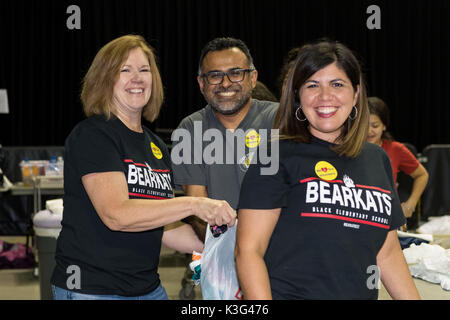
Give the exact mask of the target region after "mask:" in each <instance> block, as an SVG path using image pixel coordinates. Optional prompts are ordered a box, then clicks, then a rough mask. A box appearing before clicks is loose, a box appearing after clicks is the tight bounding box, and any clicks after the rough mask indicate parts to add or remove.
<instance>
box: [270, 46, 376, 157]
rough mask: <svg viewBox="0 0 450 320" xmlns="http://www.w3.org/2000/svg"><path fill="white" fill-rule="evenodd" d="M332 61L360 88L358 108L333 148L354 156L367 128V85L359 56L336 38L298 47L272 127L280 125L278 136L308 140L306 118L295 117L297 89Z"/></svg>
mask: <svg viewBox="0 0 450 320" xmlns="http://www.w3.org/2000/svg"><path fill="white" fill-rule="evenodd" d="M333 63H336V64H337V66H338V67H339V68H340V69H341V70H343V71H344V72H345V74H346V75H347V77H348V78H349V79H350V81H351V84H352V87H353V89H354V90H355V92H356V91H357V90H358V88H359V97H358V100H357V103H356V105H355V107H356V109H357V111H358V112H357V115H356V117H355V118H354V119H347V121H346V122H345V123H344V128H343V130H342V133H341V135H340V136H339V137H338V139H337V140H336V141H335V143H336V145H334V146H333V147H332V149H333V150H334V151H335V152H337V153H338V154H339V155H345V156H348V157H356V156H357V155H358V154H359V153H360V152H361V149H362V147H363V145H364V143H365V141H366V137H367V131H368V128H369V109H368V106H367V96H366V87H365V83H364V78H363V74H362V71H361V67H360V64H359V61H358V59H357V58H356V57H355V55H354V54H353V53H352V51H351V50H350V49H348V48H347V47H346V46H345V45H343V44H341V43H339V42H337V41H330V40H328V39H321V40H319V41H318V42H315V43H311V44H306V45H304V46H302V47H301V49H300V50H299V52H298V56H297V59H296V62H295V64H294V66H293V67H292V71H291V72H289V76H288V78H287V81H286V87H285V89H284V90H283V93H282V95H281V100H280V107H279V109H278V113H277V115H276V117H275V128H277V129H280V139H292V140H294V141H296V142H304V143H310V142H311V138H312V135H311V133H310V132H309V129H308V126H309V123H308V121H298V120H297V119H296V117H295V111H296V109H297V108H296V106H297V105H298V104H299V102H300V101H298V100H299V96H298V90H300V88H301V87H302V86H303V84H304V83H305V82H306V81H307V80H308V79H309V78H310V77H311V76H312V75H314V74H315V73H316V72H317V71H319V70H321V69H323V68H325V67H327V66H328V65H330V64H333Z"/></svg>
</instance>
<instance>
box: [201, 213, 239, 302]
mask: <svg viewBox="0 0 450 320" xmlns="http://www.w3.org/2000/svg"><path fill="white" fill-rule="evenodd" d="M236 226H237V221H236V224H235V225H234V226H233V227H231V228H228V230H227V231H226V232H225V233H223V234H221V235H220V236H219V237H217V238H214V237H213V235H212V233H211V230H210V228H209V225H208V227H207V228H206V237H205V248H204V250H203V253H202V272H201V276H200V283H201V289H202V297H203V299H204V300H242V294H241V291H240V288H239V282H238V279H237V274H236V265H235V262H234V245H235V242H236Z"/></svg>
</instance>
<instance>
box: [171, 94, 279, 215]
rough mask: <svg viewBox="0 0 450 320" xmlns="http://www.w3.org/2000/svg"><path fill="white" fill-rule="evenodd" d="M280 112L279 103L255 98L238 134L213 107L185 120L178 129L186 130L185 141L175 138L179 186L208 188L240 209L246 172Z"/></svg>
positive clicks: (176, 183)
mask: <svg viewBox="0 0 450 320" xmlns="http://www.w3.org/2000/svg"><path fill="white" fill-rule="evenodd" d="M277 110H278V103H275V102H270V101H259V100H256V99H252V104H251V106H250V108H249V111H248V113H247V115H246V116H245V118H244V119H243V120H242V122H241V123H240V124H239V126H238V128H237V129H236V130H234V131H231V130H226V128H225V127H224V126H223V124H222V123H221V122H220V121H219V120H218V119H217V118H216V116H215V115H214V113H213V111H212V109H211V107H210V106H209V105H207V106H206V107H205V108H203V109H201V110H199V111H197V112H195V113H193V114H191V115H189V116H188V117H186V118H184V119H183V120H182V121H181V123H180V125H179V126H178V129H185V130H181V131H178V134H183V138H179V137H178V138H177V139H174V137H176V136H177V135H172V140H173V142H174V144H173V148H172V161H173V174H174V181H175V185H176V187H177V188H180V187H181V186H182V185H203V186H206V189H207V192H208V196H209V197H210V198H212V199H218V200H226V201H227V202H228V203H229V204H230V206H231V207H233V208H234V209H236V208H237V205H238V201H239V192H240V186H241V182H242V180H243V178H244V175H245V172H246V171H247V169H248V165H249V164H250V161H251V159H252V157H254V156H255V155H256V156H257V152H256V150H257V147H258V146H260V145H262V144H264V143H266V142H267V138H268V137H270V129H272V127H273V122H274V118H275V115H276V112H277ZM178 129H177V130H178ZM211 129H212V130H211ZM177 130H176V131H175V132H177ZM187 134H188V135H187ZM186 137H187V139H186ZM185 139H186V140H187V141H186V140H185ZM183 146H184V147H185V148H183ZM181 157H183V159H184V160H182V161H181V162H182V163H180V164H177V162H180V161H177V160H176V158H177V159H178V160H180V158H181ZM174 160H175V161H174Z"/></svg>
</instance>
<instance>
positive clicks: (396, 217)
mask: <svg viewBox="0 0 450 320" xmlns="http://www.w3.org/2000/svg"><path fill="white" fill-rule="evenodd" d="M382 154H383V163H384V168H385V171H386V176H387V177H388V179H389V183H390V189H391V190H392V196H391V198H392V202H391V203H392V208H391V216H392V219H391V225H390V229H389V230H395V229H398V228H399V227H401V226H403V225H404V224H405V223H406V218H405V215H404V214H403V209H402V206H401V203H400V198H399V196H398V193H397V188H396V187H395V184H394V177H393V175H392V165H391V161H390V160H389V157H388V155H387V154H386V153H385V152H383V153H382Z"/></svg>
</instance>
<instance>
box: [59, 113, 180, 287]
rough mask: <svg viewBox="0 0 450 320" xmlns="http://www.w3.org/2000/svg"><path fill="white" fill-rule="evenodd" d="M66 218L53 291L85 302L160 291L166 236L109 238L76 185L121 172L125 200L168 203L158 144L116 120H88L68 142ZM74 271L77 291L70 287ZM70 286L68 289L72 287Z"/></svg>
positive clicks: (162, 149)
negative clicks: (89, 177)
mask: <svg viewBox="0 0 450 320" xmlns="http://www.w3.org/2000/svg"><path fill="white" fill-rule="evenodd" d="M64 160H65V162H64V193H65V194H64V212H63V220H62V230H61V233H60V235H59V237H58V242H57V248H56V254H55V259H56V268H55V270H54V272H53V277H52V283H53V284H54V285H56V286H58V287H61V288H64V289H70V290H73V291H77V292H81V293H89V294H117V295H123V296H135V295H141V294H146V293H149V292H151V291H153V290H154V289H155V288H156V287H157V286H158V285H159V283H160V280H159V275H158V273H157V267H158V263H159V254H160V250H161V238H162V233H163V228H162V227H161V228H156V229H153V230H148V231H143V232H120V231H112V230H110V229H109V228H108V227H107V226H106V225H105V224H104V223H103V222H102V220H101V219H100V217H99V216H98V214H97V212H96V211H95V209H94V207H93V205H92V202H91V201H90V199H89V197H88V195H87V193H86V190H85V189H84V187H83V184H82V182H81V177H83V176H84V175H86V174H89V173H93V172H110V171H120V172H123V173H124V175H125V178H126V180H127V183H128V192H129V193H128V194H129V198H130V199H170V198H173V184H172V181H173V179H172V171H171V162H170V155H169V152H168V150H167V147H166V145H165V144H164V143H163V141H162V140H161V139H160V138H158V137H157V136H156V135H155V134H153V133H152V132H151V131H150V130H149V129H147V128H145V127H144V133H138V132H134V131H132V130H130V129H128V128H127V127H126V126H125V125H124V124H123V123H122V122H121V121H120V120H119V119H118V118H113V119H111V120H109V121H106V120H105V119H104V118H103V117H101V116H93V117H91V118H88V119H86V120H84V121H82V122H81V123H79V124H78V125H77V126H76V127H75V128H74V129H73V131H72V132H71V134H70V135H69V137H68V138H67V140H66V145H65V159H64ZM70 266H76V267H78V268H79V274H80V276H81V277H80V280H81V281H80V288H73V283H76V282H73V281H72V285H71V286H68V284H67V282H68V278H69V277H70V276H71V275H73V272H72V271H73V270H74V269H72V268H69V267H70ZM69 282H71V281H69Z"/></svg>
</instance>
